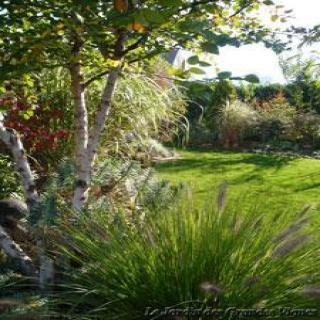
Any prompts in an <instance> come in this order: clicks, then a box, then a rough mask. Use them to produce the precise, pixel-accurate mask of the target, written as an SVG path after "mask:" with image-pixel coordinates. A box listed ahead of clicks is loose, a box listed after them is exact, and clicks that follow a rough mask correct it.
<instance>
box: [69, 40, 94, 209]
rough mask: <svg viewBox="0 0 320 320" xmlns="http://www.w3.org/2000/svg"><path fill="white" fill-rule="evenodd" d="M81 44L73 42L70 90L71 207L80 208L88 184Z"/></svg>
mask: <svg viewBox="0 0 320 320" xmlns="http://www.w3.org/2000/svg"><path fill="white" fill-rule="evenodd" d="M80 50H81V45H80V44H79V43H76V44H75V48H74V59H75V61H77V62H76V63H74V64H73V65H72V66H71V68H70V72H71V78H72V91H73V99H74V111H75V112H74V127H75V133H74V135H75V165H76V185H75V190H74V196H73V207H74V208H75V209H76V210H80V209H81V208H82V207H83V205H84V203H85V202H86V201H87V199H88V188H89V184H90V173H91V172H90V171H91V170H90V165H89V162H88V155H87V147H88V112H87V108H86V103H85V94H84V88H83V83H82V82H83V76H82V73H81V63H80Z"/></svg>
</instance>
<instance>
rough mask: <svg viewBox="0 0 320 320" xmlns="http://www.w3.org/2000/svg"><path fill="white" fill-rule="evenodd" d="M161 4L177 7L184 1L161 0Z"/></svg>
mask: <svg viewBox="0 0 320 320" xmlns="http://www.w3.org/2000/svg"><path fill="white" fill-rule="evenodd" d="M159 4H160V5H161V6H162V7H171V8H172V7H173V8H177V7H180V6H182V5H183V1H181V0H159Z"/></svg>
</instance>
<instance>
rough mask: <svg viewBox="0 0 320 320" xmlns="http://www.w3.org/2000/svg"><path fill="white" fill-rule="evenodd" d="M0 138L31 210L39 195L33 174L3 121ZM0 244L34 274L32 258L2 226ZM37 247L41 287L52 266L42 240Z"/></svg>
mask: <svg viewBox="0 0 320 320" xmlns="http://www.w3.org/2000/svg"><path fill="white" fill-rule="evenodd" d="M0 139H1V140H2V141H3V142H4V143H5V144H6V146H7V147H8V149H9V150H10V151H11V153H12V156H13V159H14V163H15V166H16V171H17V172H18V173H19V175H20V178H21V182H22V186H23V191H24V194H25V198H26V202H27V205H28V208H29V210H33V208H34V207H36V205H37V203H38V202H39V195H38V192H37V190H36V185H35V181H34V175H33V173H32V171H31V168H30V165H29V162H28V159H27V157H26V152H25V150H24V147H23V144H22V141H21V139H20V137H19V134H18V133H17V132H16V131H15V130H13V129H10V128H5V127H4V125H3V123H2V122H1V121H0ZM0 246H1V247H2V248H3V250H4V251H5V253H6V254H7V255H8V256H9V257H11V258H13V259H15V260H17V259H18V260H19V265H20V266H21V270H22V271H23V272H25V273H27V274H31V273H34V274H35V267H34V265H33V264H32V260H31V259H30V258H29V257H28V256H27V255H26V254H25V253H24V252H23V250H22V249H21V248H20V247H19V246H18V245H17V244H16V243H15V242H14V241H13V240H12V239H11V238H10V236H9V235H8V234H7V233H6V232H5V230H4V229H3V228H2V227H1V228H0ZM37 247H38V250H39V260H40V271H39V285H40V288H42V289H43V288H44V287H45V286H46V285H47V283H45V282H44V281H42V282H41V281H40V280H41V279H48V278H51V279H52V278H53V275H54V268H53V261H52V259H50V258H49V257H48V256H47V255H46V247H45V246H44V243H43V241H38V243H37ZM48 266H50V268H48Z"/></svg>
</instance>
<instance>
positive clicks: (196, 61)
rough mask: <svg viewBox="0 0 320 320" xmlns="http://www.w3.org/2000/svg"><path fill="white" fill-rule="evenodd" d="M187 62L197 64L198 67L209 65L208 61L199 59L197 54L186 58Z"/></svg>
mask: <svg viewBox="0 0 320 320" xmlns="http://www.w3.org/2000/svg"><path fill="white" fill-rule="evenodd" d="M188 64H191V65H196V64H197V65H199V66H200V67H210V66H211V64H210V63H208V62H205V61H201V60H200V59H199V57H198V56H191V57H190V58H189V59H188Z"/></svg>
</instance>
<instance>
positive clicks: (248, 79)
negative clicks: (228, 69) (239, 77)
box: [244, 74, 260, 83]
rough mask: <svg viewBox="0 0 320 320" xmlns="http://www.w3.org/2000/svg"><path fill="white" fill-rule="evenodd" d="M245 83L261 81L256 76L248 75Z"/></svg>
mask: <svg viewBox="0 0 320 320" xmlns="http://www.w3.org/2000/svg"><path fill="white" fill-rule="evenodd" d="M244 80H245V81H248V82H250V83H259V82H260V79H259V78H258V77H257V76H256V75H255V74H248V75H246V76H245V77H244Z"/></svg>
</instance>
